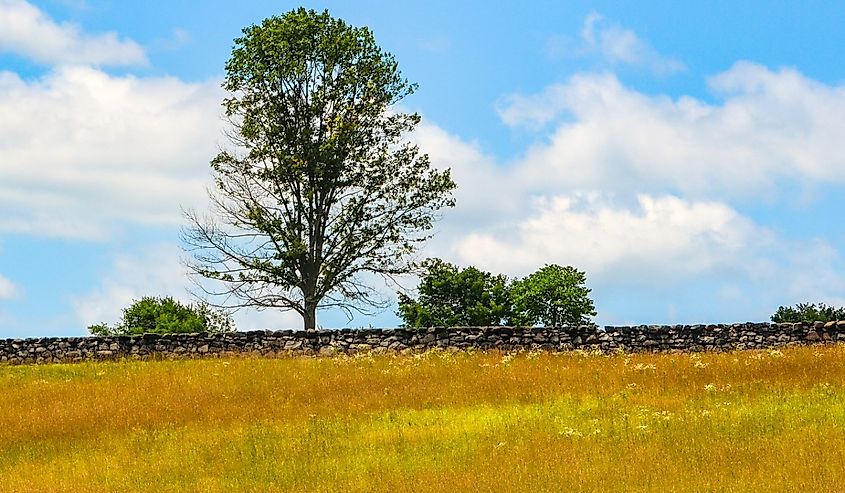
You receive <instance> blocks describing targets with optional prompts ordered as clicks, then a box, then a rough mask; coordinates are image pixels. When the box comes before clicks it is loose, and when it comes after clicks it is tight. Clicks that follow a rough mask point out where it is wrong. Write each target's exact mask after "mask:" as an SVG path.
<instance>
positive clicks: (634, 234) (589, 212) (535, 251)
mask: <svg viewBox="0 0 845 493" xmlns="http://www.w3.org/2000/svg"><path fill="white" fill-rule="evenodd" d="M768 236H770V235H768V234H767V233H766V232H765V231H764V230H762V228H760V227H758V226H756V225H754V224H753V223H752V222H751V221H749V220H748V219H746V218H744V217H742V216H740V215H739V214H737V213H736V212H735V211H734V210H732V209H731V208H730V207H728V206H726V205H725V204H721V203H717V202H691V201H687V200H684V199H681V198H678V197H673V196H660V197H653V196H649V195H640V196H638V197H637V200H636V204H631V205H629V204H615V203H613V201H612V200H610V198H608V197H605V196H602V195H601V194H598V193H593V194H581V195H572V196H551V197H542V198H539V199H536V200H535V201H534V205H533V208H532V210H531V211H530V212H529V213H528V214H527V215H526V216H524V217H523V218H522V220H521V221H520V222H519V224H516V225H514V226H513V227H510V228H507V231H501V230H496V229H493V230H492V231H487V232H480V233H479V232H476V233H472V234H469V235H467V236H466V237H465V238H463V239H462V240H460V242H458V244H457V245H456V251H457V253H458V255H459V256H460V257H461V258H462V259H463V260H464V262H467V263H478V264H480V265H482V266H484V267H485V268H489V269H490V270H494V271H500V272H514V273H520V274H527V273H530V272H531V271H533V270H534V269H536V268H537V267H538V266H539V265H542V263H545V262H548V263H559V264H564V265H565V264H573V265H578V266H579V267H580V268H583V269H586V270H587V271H589V272H590V273H591V274H592V275H593V276H598V277H606V278H613V277H621V278H625V277H629V276H630V275H631V274H635V275H636V274H642V273H644V272H649V273H650V274H651V275H650V277H649V280H650V281H659V280H661V279H665V278H667V277H668V278H679V277H692V276H694V275H698V274H701V273H703V272H712V271H713V270H714V269H719V270H726V269H729V270H740V271H741V270H743V269H744V268H745V267H746V266H745V265H743V264H744V262H745V260H747V259H746V258H743V257H746V256H745V255H740V254H741V253H743V249H745V248H746V247H747V245H749V244H750V243H752V240H753V242H763V243H768V242H770V241H771V239H770V238H768ZM737 264H738V265H737ZM626 274H627V275H626Z"/></svg>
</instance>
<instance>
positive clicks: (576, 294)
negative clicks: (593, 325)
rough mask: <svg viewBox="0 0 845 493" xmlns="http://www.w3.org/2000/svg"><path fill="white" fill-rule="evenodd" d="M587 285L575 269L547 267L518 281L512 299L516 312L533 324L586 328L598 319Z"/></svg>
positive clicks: (513, 288) (513, 286)
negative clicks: (595, 318)
mask: <svg viewBox="0 0 845 493" xmlns="http://www.w3.org/2000/svg"><path fill="white" fill-rule="evenodd" d="M586 282H587V276H586V274H585V273H584V272H581V271H579V270H578V269H575V268H574V267H570V266H567V267H561V266H559V265H556V264H552V265H546V266H545V267H543V268H542V269H540V270H538V271H537V272H535V273H533V274H531V275H530V276H528V277H525V278H523V279H521V280H519V281H515V282H514V283H513V284H512V285H511V297H512V299H513V302H514V306H515V310H516V311H517V312H519V313H520V314H522V315H523V316H524V317H525V318H527V319H528V320H530V323H532V324H534V323H541V324H543V325H545V326H547V327H557V326H560V325H584V324H588V323H590V317H593V316H595V315H596V311H595V307H594V305H593V300H591V299H590V297H589V294H590V289H588V288H587V287H586V286H585V285H584V283H586Z"/></svg>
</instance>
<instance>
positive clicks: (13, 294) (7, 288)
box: [0, 275, 20, 300]
mask: <svg viewBox="0 0 845 493" xmlns="http://www.w3.org/2000/svg"><path fill="white" fill-rule="evenodd" d="M19 295H20V289H19V288H18V287H17V286H16V285H15V284H14V283H13V282H12V281H10V280H9V279H8V278H6V277H4V276H2V275H0V300H8V299H12V298H17V297H18V296H19Z"/></svg>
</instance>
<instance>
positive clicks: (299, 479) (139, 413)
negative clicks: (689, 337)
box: [0, 345, 845, 492]
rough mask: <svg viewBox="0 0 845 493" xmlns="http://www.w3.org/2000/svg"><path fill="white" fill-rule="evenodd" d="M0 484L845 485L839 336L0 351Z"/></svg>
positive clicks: (396, 487)
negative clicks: (643, 344) (696, 348)
mask: <svg viewBox="0 0 845 493" xmlns="http://www.w3.org/2000/svg"><path fill="white" fill-rule="evenodd" d="M0 395H2V399H0V491H21V492H41V491H43V492H54V491H97V492H100V491H842V489H843V488H845V486H843V485H845V467H843V466H845V345H835V346H823V347H821V346H819V347H799V348H789V349H783V350H781V351H751V352H734V353H722V354H701V355H695V354H693V355H689V354H675V355H665V354H664V355H658V354H634V355H626V354H616V355H609V356H602V355H596V354H585V353H560V354H551V353H521V354H501V353H496V352H490V353H481V352H478V353H455V354H449V353H442V352H429V353H425V354H420V355H416V356H398V355H382V356H367V357H355V358H348V357H336V358H282V359H247V358H244V359H228V360H187V361H161V362H123V363H88V364H76V365H49V366H19V367H10V366H5V367H0Z"/></svg>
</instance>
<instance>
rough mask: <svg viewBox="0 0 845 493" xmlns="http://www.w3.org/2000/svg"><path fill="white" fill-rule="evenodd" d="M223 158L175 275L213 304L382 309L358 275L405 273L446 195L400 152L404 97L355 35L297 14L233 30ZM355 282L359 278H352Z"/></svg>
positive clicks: (404, 85)
mask: <svg viewBox="0 0 845 493" xmlns="http://www.w3.org/2000/svg"><path fill="white" fill-rule="evenodd" d="M223 87H224V89H226V90H227V91H228V92H229V97H227V98H226V99H225V100H224V102H223V106H224V108H225V114H226V116H227V118H228V119H229V121H230V123H231V125H232V131H231V132H230V133H229V139H230V140H231V144H232V147H231V148H230V149H227V150H224V151H222V152H221V153H220V154H219V155H217V157H215V158H214V160H213V161H212V163H211V167H212V170H213V175H214V182H215V189H214V190H212V191H210V197H211V201H212V209H213V216H214V217H210V218H201V217H200V216H199V215H198V214H196V213H195V212H188V213H186V216H187V218H188V220H189V223H190V225H189V226H188V227H186V228H185V229H184V233H183V236H184V239H185V243H186V244H187V248H188V249H189V250H190V251H191V252H192V253H193V260H192V261H191V262H190V263H189V265H190V267H191V268H192V269H193V271H194V272H195V273H196V274H198V275H199V276H201V277H204V278H209V279H212V280H215V281H219V283H218V284H217V285H219V286H222V288H221V289H219V290H218V289H209V288H206V291H207V293H209V294H213V295H225V296H226V298H225V299H226V304H227V306H232V307H242V306H252V307H257V308H259V309H264V308H279V309H283V310H294V311H296V312H297V313H299V314H301V315H302V317H303V320H304V327H305V328H306V329H313V328H315V326H316V309H317V307H321V308H327V307H340V308H342V309H344V310H346V311H347V312H348V313H349V309H350V308H352V309H356V310H359V311H366V310H367V309H368V308H373V307H376V308H377V307H380V306H386V303H385V301H384V300H380V299H379V297H378V296H377V294H376V293H375V291H374V290H373V289H372V287H371V286H370V285H369V284H368V283H367V282H366V281H365V278H366V276H368V275H372V274H376V275H381V276H385V277H392V276H395V275H398V274H403V273H407V272H409V271H411V270H412V268H413V267H414V264H413V254H414V252H415V251H416V249H417V247H418V245H419V244H420V242H422V241H424V240H426V239H428V238H429V237H430V236H431V229H432V227H433V223H434V221H435V220H436V219H437V218H438V217H439V211H440V210H441V209H443V208H446V207H451V206H453V205H454V200H453V199H452V196H451V192H452V190H453V189H454V188H455V184H454V182H453V181H452V179H451V177H450V173H449V171H448V170H445V171H438V170H436V169H434V168H433V167H432V166H431V165H430V162H429V159H428V156H427V155H425V154H422V153H420V151H419V149H418V147H417V146H416V145H414V144H412V143H410V142H408V141H407V140H405V137H406V135H407V134H408V133H409V132H410V131H412V130H413V129H414V127H415V126H416V125H417V124H418V123H419V121H420V117H419V115H417V114H415V113H410V114H409V113H404V112H402V111H401V109H400V108H398V107H397V106H396V105H397V103H399V102H400V101H401V100H403V99H404V98H405V97H406V96H408V95H410V94H412V93H413V92H414V90H415V89H416V85H414V84H412V83H409V82H408V81H407V80H406V79H405V78H403V77H402V75H401V73H400V71H399V69H398V64H397V62H396V61H395V60H394V58H393V56H392V55H391V54H389V53H387V52H385V51H383V50H382V49H381V48H380V47H379V46H378V45H377V44H376V42H375V40H374V37H373V35H372V33H371V32H370V30H369V29H367V28H366V27H353V26H350V25H348V24H347V23H345V22H344V21H343V20H340V19H335V18H333V17H331V16H330V15H329V13H328V12H327V11H324V12H322V13H317V12H315V11H313V10H305V9H303V8H299V9H296V10H293V11H291V12H288V13H286V14H284V15H282V16H278V17H271V18H268V19H265V20H264V21H263V22H262V23H261V24H259V25H253V26H249V27H247V28H245V29H244V30H243V36H242V37H240V38H238V39H236V40H235V46H234V49H233V51H232V55H231V58H230V59H229V60H228V62H227V63H226V78H225V81H224V83H223ZM362 276H364V277H362Z"/></svg>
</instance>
